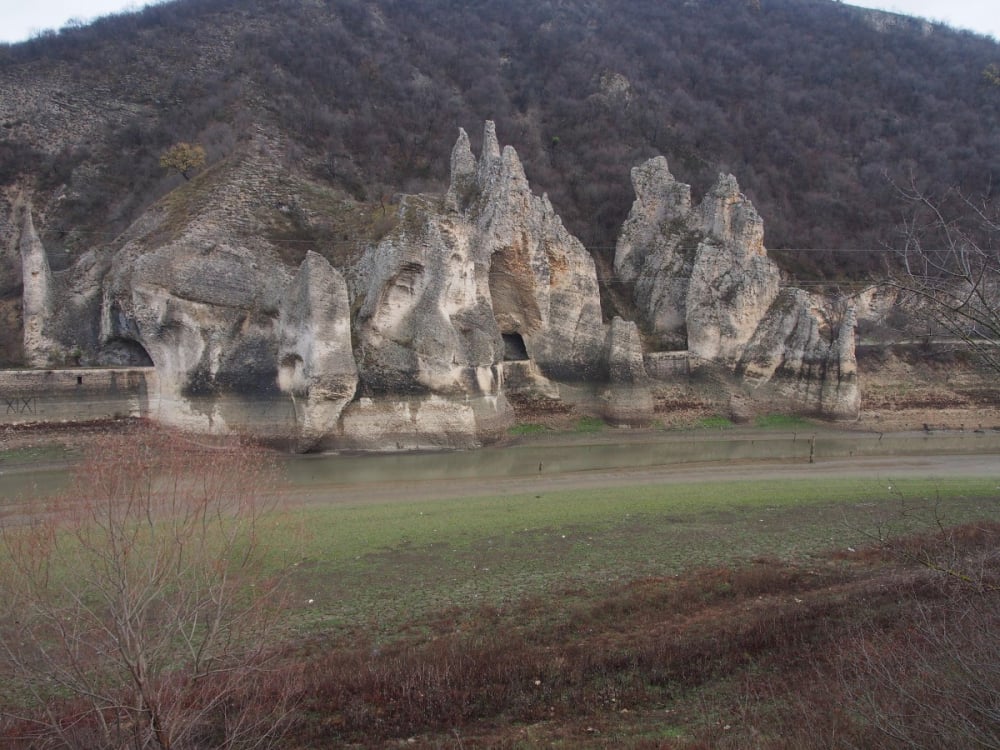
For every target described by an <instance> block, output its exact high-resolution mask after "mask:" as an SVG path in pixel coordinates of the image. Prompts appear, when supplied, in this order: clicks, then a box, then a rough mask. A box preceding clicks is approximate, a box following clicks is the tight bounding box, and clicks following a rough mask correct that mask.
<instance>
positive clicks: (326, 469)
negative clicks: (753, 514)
mask: <svg viewBox="0 0 1000 750" xmlns="http://www.w3.org/2000/svg"><path fill="white" fill-rule="evenodd" d="M282 465H283V467H284V471H285V473H286V476H287V478H288V480H289V484H290V489H291V492H292V494H293V495H294V496H296V497H298V498H299V499H301V500H304V501H306V502H352V503H356V502H392V501H405V500H412V499H430V498H434V497H442V498H443V497H462V496H466V495H468V496H472V495H483V494H500V493H518V492H533V491H540V490H543V489H544V490H546V491H550V490H556V489H574V488H583V487H599V486H612V485H614V486H625V485H637V484H656V483H668V482H697V481H726V480H727V479H728V480H732V481H741V480H745V479H748V478H768V477H779V476H788V477H816V478H820V477H834V476H836V477H849V476H868V475H872V476H876V475H887V474H893V475H896V476H900V475H902V474H904V473H905V474H906V475H909V476H997V477H998V479H1000V431H997V430H987V431H932V432H908V433H886V434H879V433H869V432H851V431H842V430H834V429H829V428H827V429H816V430H813V429H809V428H806V429H803V430H800V431H774V430H753V429H733V430H719V431H712V430H696V431H690V432H664V431H641V432H639V431H636V432H627V431H605V432H601V433H597V434H591V435H574V434H552V435H540V436H530V437H526V438H522V439H519V440H516V441H512V442H510V443H508V444H505V445H498V446H491V447H486V448H481V449H477V450H469V451H447V452H437V453H433V452H431V453H395V454H375V455H373V454H366V455H358V454H320V455H307V456H290V457H287V458H285V459H283V460H282ZM69 471H70V463H69V461H67V460H59V459H58V457H57V458H56V459H55V460H46V461H38V462H20V463H19V462H11V461H7V462H5V461H3V460H0V506H6V509H7V512H8V513H10V512H11V511H14V507H16V506H19V505H20V506H21V507H22V508H23V507H24V506H23V503H25V502H30V500H31V499H32V498H38V497H40V496H44V495H47V494H51V493H53V492H56V491H58V490H59V489H60V488H61V487H63V486H65V485H66V483H67V481H68V476H69ZM15 512H16V511H15Z"/></svg>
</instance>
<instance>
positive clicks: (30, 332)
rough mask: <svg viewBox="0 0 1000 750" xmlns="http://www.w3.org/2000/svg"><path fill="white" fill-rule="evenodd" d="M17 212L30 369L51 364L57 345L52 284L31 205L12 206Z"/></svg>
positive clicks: (26, 351) (25, 342)
mask: <svg viewBox="0 0 1000 750" xmlns="http://www.w3.org/2000/svg"><path fill="white" fill-rule="evenodd" d="M15 213H20V216H19V217H18V218H19V222H18V223H19V224H20V230H21V231H20V239H19V241H18V247H19V249H20V252H21V268H22V269H23V270H22V273H23V279H24V291H23V295H22V298H21V299H22V304H23V309H24V357H25V359H26V360H27V363H28V365H30V366H31V367H45V366H47V365H49V364H50V363H51V361H52V358H53V355H54V353H55V352H57V351H59V348H60V347H59V345H58V344H57V343H56V341H55V340H54V339H53V338H52V337H51V336H50V329H51V326H52V311H53V308H54V304H53V292H54V290H53V282H52V271H51V270H50V269H49V261H48V259H47V258H46V257H45V248H44V247H43V246H42V241H41V240H40V239H39V238H38V233H37V232H36V231H35V223H34V220H33V219H32V217H31V204H30V203H26V202H22V203H20V205H18V206H16V207H15Z"/></svg>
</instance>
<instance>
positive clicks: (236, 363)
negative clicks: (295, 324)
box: [101, 228, 290, 437]
mask: <svg viewBox="0 0 1000 750" xmlns="http://www.w3.org/2000/svg"><path fill="white" fill-rule="evenodd" d="M289 276H290V274H289V273H288V271H287V270H286V269H285V267H284V266H283V265H282V264H281V263H280V262H279V261H278V260H277V259H276V258H273V257H269V256H268V254H266V253H263V252H260V251H252V250H250V249H249V248H247V247H244V246H239V245H233V244H229V243H227V241H226V240H225V239H223V238H222V237H220V236H218V235H216V234H214V233H212V232H204V233H203V232H200V231H199V230H198V229H197V228H192V231H190V232H188V233H186V234H184V235H183V236H181V237H180V238H178V239H176V240H175V241H172V242H169V243H167V244H165V245H162V246H160V247H157V248H156V249H154V250H152V251H144V248H143V247H142V245H141V242H139V241H135V242H131V243H129V244H126V245H125V246H124V247H123V248H122V250H121V251H119V253H118V254H117V255H116V257H115V260H114V264H113V266H112V269H111V272H110V274H109V276H108V279H107V281H106V284H105V294H104V312H103V315H102V330H101V333H102V340H103V341H104V342H105V343H108V344H111V343H113V342H123V341H124V342H132V343H133V345H138V346H139V347H141V351H144V352H145V353H147V354H148V356H149V358H150V359H151V361H152V363H153V364H154V365H155V367H156V370H157V375H158V378H159V385H160V397H161V412H160V414H159V417H160V418H161V419H162V420H164V421H167V422H170V423H173V424H178V425H180V426H186V427H191V428H195V429H199V430H205V431H214V432H225V431H228V430H230V429H237V428H241V427H242V426H243V425H244V423H246V422H250V421H252V415H250V414H249V413H244V410H243V408H242V407H241V406H240V405H239V402H240V400H241V397H245V398H246V399H248V400H251V401H253V402H256V403H266V402H268V401H273V400H275V399H276V398H277V397H278V396H279V389H278V377H277V376H278V361H279V357H278V338H277V336H276V335H275V318H276V317H277V313H278V310H279V304H280V301H281V295H282V292H283V290H284V289H285V287H287V286H288V283H289ZM227 402H228V404H227ZM262 427H263V429H262V432H263V433H264V436H266V437H275V435H273V434H270V433H271V430H270V429H269V427H268V426H263V425H262ZM281 431H283V432H284V431H287V426H283V427H282V428H281Z"/></svg>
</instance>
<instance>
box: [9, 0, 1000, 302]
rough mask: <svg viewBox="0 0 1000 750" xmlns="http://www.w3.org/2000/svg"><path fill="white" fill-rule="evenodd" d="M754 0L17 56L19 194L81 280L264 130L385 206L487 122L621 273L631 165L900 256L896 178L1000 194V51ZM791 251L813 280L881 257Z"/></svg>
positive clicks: (353, 13) (222, 11)
mask: <svg viewBox="0 0 1000 750" xmlns="http://www.w3.org/2000/svg"><path fill="white" fill-rule="evenodd" d="M756 6H757V4H755V3H751V2H746V0H713V2H707V1H697V0H696V1H693V2H680V1H679V0H677V1H672V2H663V1H654V0H631V1H630V2H626V3H609V2H604V1H602V0H577V1H576V2H555V1H549V2H535V1H531V2H529V1H528V0H509V1H507V2H504V3H478V2H477V3H459V2H454V0H420V2H416V1H415V0H374V1H373V2H363V1H362V0H326V1H325V2H305V1H304V0H278V1H275V0H268V1H267V2H265V1H264V0H239V1H237V0H178V1H177V2H173V3H168V4H165V5H159V6H155V7H152V8H148V9H146V10H144V11H142V12H140V13H137V14H126V15H120V16H114V17H109V18H107V19H103V20H102V21H99V22H98V23H96V24H94V25H92V26H88V27H82V28H67V29H64V30H62V31H60V32H59V33H57V34H49V35H46V36H43V37H40V38H38V39H35V40H33V41H31V42H28V43H25V44H20V45H13V46H3V47H0V187H3V188H4V189H5V193H6V194H7V195H8V200H10V195H12V194H13V193H12V191H13V188H14V186H27V187H29V188H30V189H31V191H32V192H33V193H34V195H35V205H36V208H37V209H38V210H39V212H40V213H41V215H42V218H43V220H42V221H41V222H40V230H41V231H42V236H43V239H44V240H45V243H46V247H47V248H48V250H49V253H50V254H51V255H52V256H53V258H52V263H53V267H54V268H59V267H61V266H64V265H65V264H66V263H67V262H68V260H70V259H71V258H73V257H75V256H76V255H77V254H78V253H79V252H82V251H83V250H86V249H88V248H91V247H93V246H95V245H100V244H102V243H106V242H108V241H110V240H111V239H112V238H113V237H114V236H115V235H117V234H118V233H119V232H120V231H121V230H123V229H124V228H125V227H127V226H128V225H129V223H131V221H133V220H134V219H135V218H136V217H137V216H138V215H139V214H140V213H141V211H142V209H143V208H144V207H146V206H148V205H149V204H150V203H151V202H152V201H153V200H154V199H156V198H157V197H159V196H161V195H163V194H165V193H166V192H167V191H169V190H170V189H172V188H173V187H176V185H177V184H179V182H180V178H179V177H177V176H174V177H170V176H168V175H165V174H164V172H163V171H162V170H161V169H160V168H159V165H158V157H159V154H160V153H161V152H162V151H163V150H164V149H165V148H166V147H168V146H169V145H171V144H172V143H174V142H177V141H180V140H188V141H198V142H200V143H202V144H204V145H205V146H206V148H207V150H208V153H209V159H210V161H213V160H218V159H221V158H223V157H224V156H225V155H227V154H229V153H231V152H232V151H233V150H234V148H235V146H236V144H237V143H238V142H239V141H241V140H242V139H245V138H246V137H247V136H248V135H249V134H250V133H251V132H252V131H253V128H255V127H260V126H263V127H265V128H267V129H268V130H269V131H271V132H273V133H278V134H280V135H281V136H282V138H283V139H284V141H285V143H286V147H287V154H286V164H287V167H288V169H289V171H291V172H294V171H300V172H302V173H306V174H308V175H310V176H311V177H312V178H315V179H319V180H321V181H326V182H329V183H332V185H334V186H336V187H338V188H342V189H344V190H345V191H347V192H348V193H350V194H351V195H353V196H354V197H355V198H356V199H359V200H363V201H364V200H367V201H373V202H375V203H379V202H381V201H382V200H384V199H385V198H386V197H387V196H391V195H393V194H394V193H396V192H399V191H406V192H415V191H420V190H425V189H434V190H440V189H441V188H442V187H443V185H444V184H445V181H446V177H447V176H446V174H445V169H444V167H445V165H446V164H447V159H446V155H447V153H448V150H449V149H450V145H451V143H452V142H453V140H454V137H455V132H456V128H457V126H459V125H463V126H465V127H467V128H469V129H470V130H471V131H472V132H476V131H477V130H478V127H477V125H478V123H479V122H481V121H482V120H483V119H486V118H490V119H493V120H496V121H497V127H498V129H499V130H500V131H501V132H503V133H505V134H507V135H506V137H507V139H508V140H509V142H510V143H511V144H512V145H513V146H514V147H515V148H516V149H517V150H518V153H519V154H520V155H521V157H522V160H523V161H524V163H525V165H526V169H527V170H528V176H529V178H530V179H531V181H532V184H533V185H535V186H537V188H538V189H539V190H545V191H547V192H548V193H549V195H550V198H551V199H552V202H553V204H554V206H555V208H556V209H557V211H559V213H560V214H561V215H562V216H563V218H564V219H565V221H566V224H567V226H568V228H569V229H570V231H572V232H573V233H574V234H576V235H577V236H579V237H581V239H583V241H584V242H585V244H587V245H588V247H589V248H590V249H591V251H592V252H593V253H595V255H597V256H598V258H599V260H601V259H603V260H604V261H605V269H606V268H607V263H606V261H607V259H608V258H609V257H610V255H611V249H612V246H613V244H614V238H615V234H616V232H617V229H618V227H619V226H620V224H621V222H622V220H623V219H624V217H625V215H626V214H627V211H628V206H629V204H630V202H631V200H632V194H631V190H630V185H629V169H630V167H632V166H633V165H635V164H636V163H638V162H639V161H640V160H641V159H644V158H646V157H649V156H652V155H655V154H659V153H662V154H664V155H666V156H667V157H668V159H669V160H670V162H671V165H672V167H673V168H674V171H675V172H676V173H677V174H678V175H679V176H680V177H681V178H682V179H684V180H685V181H688V182H691V183H692V185H693V186H694V189H695V191H696V192H701V191H703V190H704V189H705V188H707V187H708V185H709V184H710V183H711V182H712V181H713V180H714V178H715V176H716V174H717V173H718V172H719V171H729V172H732V173H734V174H736V175H737V176H738V177H739V179H740V182H741V185H742V186H743V188H744V189H745V191H746V192H747V194H748V195H749V197H751V198H752V200H753V201H754V202H755V204H756V205H757V206H758V207H759V209H760V210H761V213H762V215H763V216H764V217H765V219H766V221H767V226H768V237H767V243H768V246H769V247H771V248H772V249H777V250H779V251H780V249H782V248H809V249H822V248H844V247H852V248H857V247H872V246H874V245H876V244H877V243H878V242H879V241H880V240H883V239H885V238H886V237H887V236H888V235H889V234H890V233H891V227H892V225H893V223H894V221H895V219H896V218H897V217H896V216H895V215H894V209H893V202H892V196H893V189H892V187H891V185H890V184H889V182H888V181H887V179H886V177H887V175H888V176H890V177H895V178H897V179H908V178H909V176H910V175H911V174H912V175H913V176H914V177H916V179H918V180H919V181H920V182H921V183H922V184H926V185H941V186H943V185H952V184H958V185H961V186H963V187H964V188H965V189H967V190H969V191H977V192H979V191H990V190H995V189H996V187H995V186H996V185H998V184H1000V148H998V146H1000V136H998V133H1000V88H998V87H996V86H995V85H992V84H991V83H990V82H989V81H988V80H987V79H986V78H985V77H984V76H983V71H984V70H985V69H987V68H988V67H989V66H990V65H993V64H996V63H997V62H1000V45H997V44H996V43H995V42H993V41H991V40H989V39H986V38H982V37H977V36H975V35H973V34H970V33H967V32H956V31H952V30H949V29H947V28H944V27H940V26H931V25H928V24H926V23H923V22H918V21H913V20H911V19H906V18H904V17H899V16H891V15H887V14H877V13H873V12H870V11H862V10H860V9H856V8H852V7H851V6H846V5H843V4H841V3H836V2H829V1H827V0H764V2H763V3H760V4H759V6H760V7H759V9H758V8H757V7H756ZM478 145H479V144H478V143H474V144H473V146H474V147H478ZM3 213H7V212H3V211H0V214H3ZM0 233H2V234H3V235H6V236H10V234H11V229H10V225H9V223H8V222H7V219H6V218H4V219H2V220H0ZM307 234H308V232H307ZM2 239H4V237H0V240H2ZM776 257H778V259H779V260H781V261H782V262H783V263H784V264H785V265H786V267H789V268H791V269H792V270H795V271H798V272H799V273H800V275H802V276H805V277H813V278H815V277H817V276H822V277H832V276H842V275H845V274H846V275H855V276H856V275H862V274H863V273H864V272H865V266H866V264H877V262H878V261H877V260H872V259H867V260H863V259H861V256H858V255H851V256H844V255H836V254H821V253H808V254H802V253H785V254H784V255H782V254H781V253H780V252H778V253H776ZM17 284H18V280H17V279H16V278H6V277H5V276H4V274H0V293H4V294H7V295H10V294H12V293H14V292H15V290H16V287H17Z"/></svg>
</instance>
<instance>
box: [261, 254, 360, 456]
mask: <svg viewBox="0 0 1000 750" xmlns="http://www.w3.org/2000/svg"><path fill="white" fill-rule="evenodd" d="M277 338H278V363H279V367H278V388H279V389H280V390H281V392H282V393H285V394H288V395H289V396H290V397H291V399H292V403H293V405H294V409H295V430H294V433H293V437H294V447H295V448H296V449H297V450H301V451H305V450H311V449H313V448H315V447H316V446H317V445H318V444H319V443H320V442H321V441H322V440H323V439H324V438H325V437H326V436H327V435H329V434H330V433H331V432H332V431H333V430H334V428H335V427H336V425H337V424H338V423H339V419H340V414H341V412H342V411H343V410H344V407H345V406H346V405H347V404H348V403H349V402H350V401H351V399H353V398H354V392H355V390H356V388H357V385H358V368H357V366H356V365H355V363H354V355H353V353H352V351H351V316H350V301H349V300H348V298H347V284H346V283H344V278H343V276H341V275H340V273H339V272H337V271H336V270H335V269H334V268H333V266H331V265H330V264H329V263H328V262H327V261H326V259H325V258H323V257H322V256H320V255H317V254H316V253H313V252H310V253H309V254H308V255H306V258H305V260H304V261H302V265H301V266H300V267H299V272H298V273H297V274H296V276H295V278H294V279H293V280H292V283H291V285H290V286H289V288H288V290H287V291H286V292H285V295H284V299H283V300H282V302H281V308H280V311H279V314H278V324H277Z"/></svg>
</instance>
